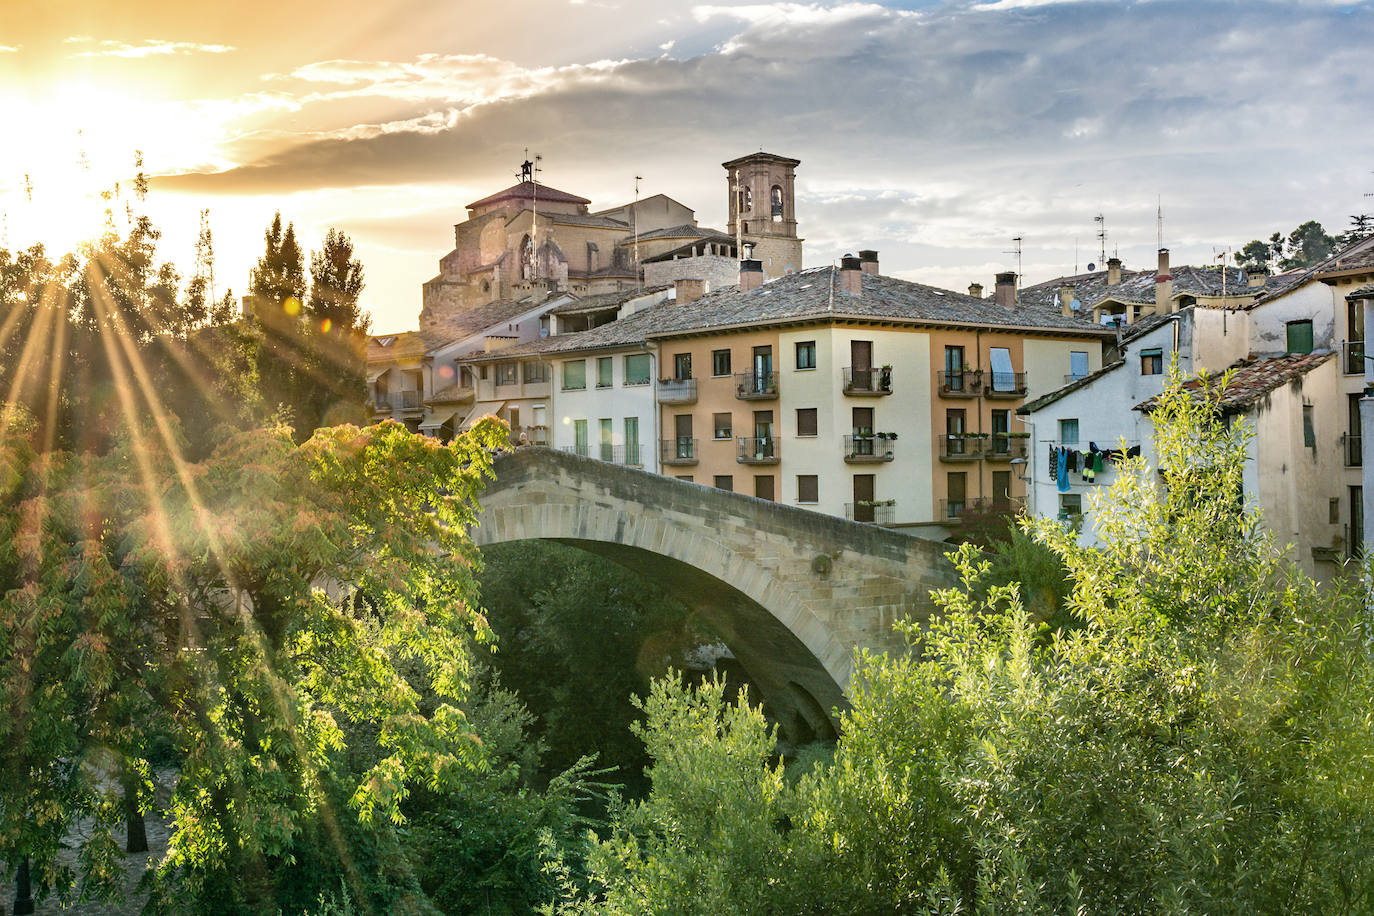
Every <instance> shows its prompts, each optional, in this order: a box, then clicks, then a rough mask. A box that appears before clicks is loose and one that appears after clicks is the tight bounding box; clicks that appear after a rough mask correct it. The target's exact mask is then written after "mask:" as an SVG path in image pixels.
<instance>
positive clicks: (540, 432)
mask: <svg viewBox="0 0 1374 916" xmlns="http://www.w3.org/2000/svg"><path fill="white" fill-rule="evenodd" d="M521 436H524V437H525V440H524V441H523V442H522V441H520V437H521ZM510 441H511V443H512V444H513V445H548V444H549V428H548V427H547V426H512V427H511V428H510Z"/></svg>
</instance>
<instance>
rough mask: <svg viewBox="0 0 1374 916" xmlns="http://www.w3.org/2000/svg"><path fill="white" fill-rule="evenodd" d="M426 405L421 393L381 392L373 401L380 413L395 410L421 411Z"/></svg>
mask: <svg viewBox="0 0 1374 916" xmlns="http://www.w3.org/2000/svg"><path fill="white" fill-rule="evenodd" d="M423 403H424V393H423V392H420V391H390V392H387V391H380V392H378V393H377V396H376V398H375V399H374V400H373V407H374V408H376V410H377V412H378V413H386V412H388V411H394V410H419V409H420V408H421V407H422V406H423Z"/></svg>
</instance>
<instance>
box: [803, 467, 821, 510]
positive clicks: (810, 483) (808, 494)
mask: <svg viewBox="0 0 1374 916" xmlns="http://www.w3.org/2000/svg"><path fill="white" fill-rule="evenodd" d="M820 492H821V484H820V478H819V477H817V476H816V475H815V474H798V475H797V502H799V503H818V502H820V501H821V497H820Z"/></svg>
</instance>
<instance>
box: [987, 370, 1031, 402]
mask: <svg viewBox="0 0 1374 916" xmlns="http://www.w3.org/2000/svg"><path fill="white" fill-rule="evenodd" d="M988 376H989V378H988V381H989V384H987V385H984V386H983V397H985V398H1024V397H1025V396H1026V373H1024V372H989V373H988Z"/></svg>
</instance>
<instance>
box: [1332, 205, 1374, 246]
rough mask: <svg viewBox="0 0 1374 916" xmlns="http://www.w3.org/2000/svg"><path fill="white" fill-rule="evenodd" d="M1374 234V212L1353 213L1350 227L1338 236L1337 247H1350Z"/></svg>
mask: <svg viewBox="0 0 1374 916" xmlns="http://www.w3.org/2000/svg"><path fill="white" fill-rule="evenodd" d="M1371 235H1374V214H1370V213H1360V214H1352V215H1351V217H1350V227H1349V228H1348V229H1346V230H1345V231H1344V232H1342V233H1340V234H1339V235H1337V236H1336V239H1335V242H1336V248H1337V249H1338V250H1339V249H1341V248H1348V247H1350V246H1351V245H1353V244H1355V243H1356V242H1362V241H1364V240H1365V239H1367V238H1369V237H1370V236H1371Z"/></svg>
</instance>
